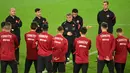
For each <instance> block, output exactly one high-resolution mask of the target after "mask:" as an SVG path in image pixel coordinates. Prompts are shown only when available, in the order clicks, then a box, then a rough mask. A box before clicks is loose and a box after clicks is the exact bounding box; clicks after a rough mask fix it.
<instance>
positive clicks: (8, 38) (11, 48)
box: [0, 31, 18, 60]
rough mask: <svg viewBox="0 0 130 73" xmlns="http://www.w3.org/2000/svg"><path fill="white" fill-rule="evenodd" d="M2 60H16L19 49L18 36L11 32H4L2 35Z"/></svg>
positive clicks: (0, 41) (0, 36) (0, 38)
mask: <svg viewBox="0 0 130 73" xmlns="http://www.w3.org/2000/svg"><path fill="white" fill-rule="evenodd" d="M0 47H1V60H14V59H15V50H16V48H17V47H18V40H17V38H16V36H15V35H14V34H12V33H10V32H5V31H2V32H1V34H0Z"/></svg>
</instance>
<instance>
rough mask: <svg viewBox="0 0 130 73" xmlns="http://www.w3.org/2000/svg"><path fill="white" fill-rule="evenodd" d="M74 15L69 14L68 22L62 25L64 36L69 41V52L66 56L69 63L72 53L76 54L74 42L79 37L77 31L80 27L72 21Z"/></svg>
mask: <svg viewBox="0 0 130 73" xmlns="http://www.w3.org/2000/svg"><path fill="white" fill-rule="evenodd" d="M72 19H73V17H72V14H71V13H69V14H67V15H66V21H65V22H63V23H62V25H61V26H62V27H63V28H64V33H63V36H64V37H65V38H66V39H67V40H68V52H67V54H66V58H67V62H69V57H70V54H71V52H72V53H73V52H74V49H73V42H74V39H75V38H76V37H77V33H78V31H77V29H78V25H77V24H76V23H75V22H74V21H73V20H72ZM73 62H74V55H73Z"/></svg>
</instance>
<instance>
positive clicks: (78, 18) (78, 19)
mask: <svg viewBox="0 0 130 73" xmlns="http://www.w3.org/2000/svg"><path fill="white" fill-rule="evenodd" d="M72 16H73V21H74V22H75V23H77V24H78V30H80V28H81V27H82V26H83V18H82V17H81V16H79V15H78V9H73V10H72ZM77 36H78V37H79V36H80V33H78V34H77Z"/></svg>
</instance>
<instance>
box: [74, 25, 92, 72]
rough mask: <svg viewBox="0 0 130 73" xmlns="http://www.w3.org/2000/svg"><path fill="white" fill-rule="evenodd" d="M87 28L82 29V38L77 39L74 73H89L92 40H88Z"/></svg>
mask: <svg viewBox="0 0 130 73" xmlns="http://www.w3.org/2000/svg"><path fill="white" fill-rule="evenodd" d="M86 33H87V28H86V27H82V28H81V29H80V34H81V36H80V37H79V38H76V39H75V42H74V47H75V52H74V54H75V64H74V73H79V71H80V69H82V73H87V71H88V63H89V60H88V58H89V50H90V48H91V40H90V39H88V38H86Z"/></svg>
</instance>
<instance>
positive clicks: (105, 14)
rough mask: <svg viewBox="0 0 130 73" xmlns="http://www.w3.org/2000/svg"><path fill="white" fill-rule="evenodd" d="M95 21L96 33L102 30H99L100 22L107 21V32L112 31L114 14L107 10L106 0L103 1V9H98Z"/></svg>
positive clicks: (107, 3) (114, 20)
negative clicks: (96, 23) (97, 26)
mask: <svg viewBox="0 0 130 73" xmlns="http://www.w3.org/2000/svg"><path fill="white" fill-rule="evenodd" d="M97 21H98V24H99V29H98V34H100V33H101V32H102V31H101V23H102V22H107V23H108V32H109V33H113V26H114V25H115V23H116V16H115V14H114V13H113V12H112V11H111V10H109V2H108V1H106V0H105V1H104V2H103V10H101V11H99V13H98V15H97Z"/></svg>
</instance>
